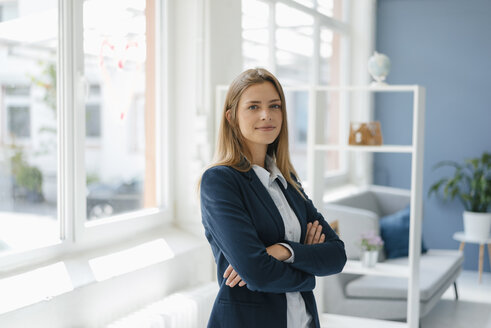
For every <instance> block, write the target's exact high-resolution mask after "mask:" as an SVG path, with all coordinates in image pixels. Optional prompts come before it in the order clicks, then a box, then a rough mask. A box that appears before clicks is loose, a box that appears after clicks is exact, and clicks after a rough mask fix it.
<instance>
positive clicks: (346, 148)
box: [314, 144, 414, 153]
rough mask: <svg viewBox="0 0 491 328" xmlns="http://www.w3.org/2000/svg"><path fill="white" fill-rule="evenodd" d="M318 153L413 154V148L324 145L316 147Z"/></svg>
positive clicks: (399, 146)
mask: <svg viewBox="0 0 491 328" xmlns="http://www.w3.org/2000/svg"><path fill="white" fill-rule="evenodd" d="M314 149H315V150H316V151H326V150H340V151H360V152H376V153H412V152H413V151H414V147H413V146H401V145H382V146H350V145H322V144H317V145H315V146H314Z"/></svg>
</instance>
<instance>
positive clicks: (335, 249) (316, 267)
mask: <svg viewBox="0 0 491 328" xmlns="http://www.w3.org/2000/svg"><path fill="white" fill-rule="evenodd" d="M303 195H304V197H305V205H306V207H307V223H308V222H312V223H313V222H314V221H316V220H317V221H319V223H320V224H321V225H322V232H323V233H324V234H325V236H326V239H325V241H324V242H323V243H321V244H314V245H305V244H303V243H297V242H293V241H286V243H288V244H289V245H290V246H291V247H292V249H293V251H294V253H295V260H294V262H293V263H292V264H291V266H293V267H294V268H297V269H298V270H302V271H304V272H307V273H310V274H313V275H315V276H328V275H331V274H336V273H339V272H341V271H342V270H343V268H344V265H345V264H346V251H345V249H344V243H343V242H342V241H341V239H339V237H338V235H337V234H336V233H335V232H334V230H332V228H331V227H330V226H329V224H328V223H327V222H326V220H325V219H324V217H323V216H322V214H321V213H319V212H318V211H317V209H316V208H315V207H314V204H313V203H312V201H311V200H310V199H309V198H308V197H307V195H306V194H305V193H303Z"/></svg>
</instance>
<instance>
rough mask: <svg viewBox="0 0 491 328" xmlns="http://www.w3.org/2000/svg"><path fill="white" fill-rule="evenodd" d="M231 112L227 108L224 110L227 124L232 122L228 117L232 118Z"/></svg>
mask: <svg viewBox="0 0 491 328" xmlns="http://www.w3.org/2000/svg"><path fill="white" fill-rule="evenodd" d="M231 115H232V113H231V112H230V109H228V110H227V111H226V112H225V117H226V118H227V121H228V124H232V122H230V119H231V118H232V116H231Z"/></svg>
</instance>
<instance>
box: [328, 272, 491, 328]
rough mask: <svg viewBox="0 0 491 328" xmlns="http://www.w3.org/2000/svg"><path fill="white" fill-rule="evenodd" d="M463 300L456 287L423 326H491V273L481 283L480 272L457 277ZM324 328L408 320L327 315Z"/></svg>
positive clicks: (385, 326)
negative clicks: (457, 297)
mask: <svg viewBox="0 0 491 328" xmlns="http://www.w3.org/2000/svg"><path fill="white" fill-rule="evenodd" d="M457 286H458V291H459V300H458V301H456V300H455V294H454V291H453V286H452V287H451V288H449V290H447V291H446V292H445V294H443V296H442V299H441V300H440V302H438V304H437V305H436V306H435V307H434V308H433V309H432V310H431V312H430V313H429V314H428V315H427V316H425V317H424V318H422V320H421V328H491V273H489V272H488V273H483V277H482V282H481V283H479V282H478V272H477V271H463V272H462V273H461V274H460V276H459V278H458V279H457ZM320 319H321V327H322V328H400V327H407V324H406V323H404V322H402V323H401V322H394V321H381V320H373V319H362V318H356V317H346V316H340V315H333V314H325V315H323V316H322V317H321V318H320Z"/></svg>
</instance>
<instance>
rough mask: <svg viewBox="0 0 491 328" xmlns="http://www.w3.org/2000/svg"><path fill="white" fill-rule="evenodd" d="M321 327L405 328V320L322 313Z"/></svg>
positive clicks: (320, 317)
mask: <svg viewBox="0 0 491 328" xmlns="http://www.w3.org/2000/svg"><path fill="white" fill-rule="evenodd" d="M319 319H320V324H321V328H353V327H363V328H405V327H407V324H406V323H405V322H396V321H388V320H377V319H366V318H357V317H350V316H345V315H338V314H327V313H322V314H321V315H320V316H319Z"/></svg>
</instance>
